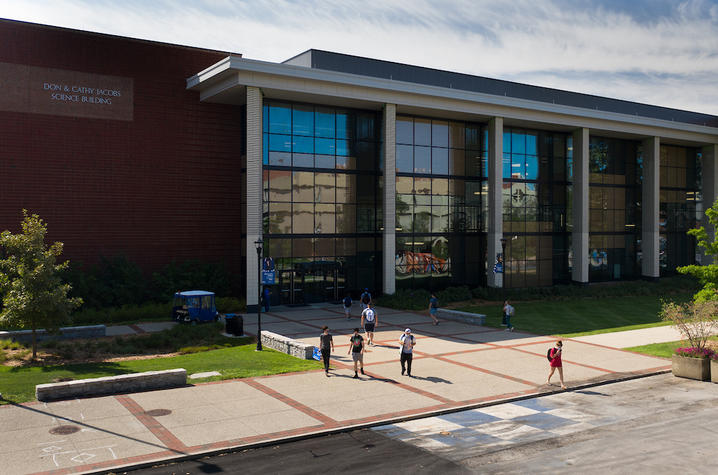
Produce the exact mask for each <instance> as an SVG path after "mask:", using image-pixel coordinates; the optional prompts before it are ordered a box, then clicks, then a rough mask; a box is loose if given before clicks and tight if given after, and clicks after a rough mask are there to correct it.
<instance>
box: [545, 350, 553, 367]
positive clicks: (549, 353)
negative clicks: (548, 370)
mask: <svg viewBox="0 0 718 475" xmlns="http://www.w3.org/2000/svg"><path fill="white" fill-rule="evenodd" d="M551 350H553V348H549V349H548V351H547V352H546V359H547V360H548V361H549V363H550V362H551V360H553V358H551Z"/></svg>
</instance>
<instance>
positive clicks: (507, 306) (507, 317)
mask: <svg viewBox="0 0 718 475" xmlns="http://www.w3.org/2000/svg"><path fill="white" fill-rule="evenodd" d="M515 312H516V310H515V309H514V306H513V305H511V302H509V301H508V300H507V301H505V302H504V322H505V323H506V331H507V332H512V331H514V327H513V325H511V317H513V316H514V313H515Z"/></svg>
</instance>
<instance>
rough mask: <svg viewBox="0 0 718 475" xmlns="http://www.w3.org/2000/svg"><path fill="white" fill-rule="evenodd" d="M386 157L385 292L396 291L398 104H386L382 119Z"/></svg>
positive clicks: (383, 272) (384, 153)
mask: <svg viewBox="0 0 718 475" xmlns="http://www.w3.org/2000/svg"><path fill="white" fill-rule="evenodd" d="M382 144H383V145H382V147H383V149H382V154H383V155H384V218H383V219H384V223H383V226H384V232H383V234H382V239H383V247H382V249H383V258H382V274H383V279H382V281H383V283H384V284H383V287H384V288H383V292H384V293H385V294H393V293H394V292H395V291H396V269H395V266H396V262H395V259H396V104H384V115H383V118H382Z"/></svg>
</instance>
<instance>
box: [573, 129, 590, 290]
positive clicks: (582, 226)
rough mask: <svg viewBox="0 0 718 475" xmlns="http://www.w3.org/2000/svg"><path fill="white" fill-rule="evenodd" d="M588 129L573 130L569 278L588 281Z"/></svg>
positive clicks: (575, 280)
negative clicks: (571, 262) (571, 260)
mask: <svg viewBox="0 0 718 475" xmlns="http://www.w3.org/2000/svg"><path fill="white" fill-rule="evenodd" d="M588 144H589V136H588V129H586V128H582V129H578V130H576V131H574V132H573V232H572V233H571V248H572V251H573V272H572V273H571V280H573V281H574V282H579V283H588V264H589V254H588V232H589V216H588Z"/></svg>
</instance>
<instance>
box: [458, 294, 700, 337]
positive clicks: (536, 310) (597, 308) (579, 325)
mask: <svg viewBox="0 0 718 475" xmlns="http://www.w3.org/2000/svg"><path fill="white" fill-rule="evenodd" d="M690 298H691V295H690V294H681V295H675V296H672V297H671V300H674V301H683V300H688V299H690ZM512 305H513V306H514V307H515V308H516V314H515V315H514V316H513V317H512V318H511V324H512V325H513V326H514V327H515V328H516V330H517V331H526V332H530V333H536V334H539V335H560V336H563V337H569V336H583V335H592V334H597V333H608V332H613V331H623V330H633V329H637V328H650V327H655V326H663V325H665V324H666V323H665V322H663V321H661V318H660V315H659V313H660V310H661V299H660V298H659V297H655V296H633V297H613V298H604V299H595V298H584V299H577V300H564V301H535V302H512ZM457 310H462V311H464V312H472V313H483V314H485V315H486V325H487V326H490V327H496V328H500V327H501V304H498V305H497V304H494V305H490V306H488V305H471V306H465V307H460V308H457Z"/></svg>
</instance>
